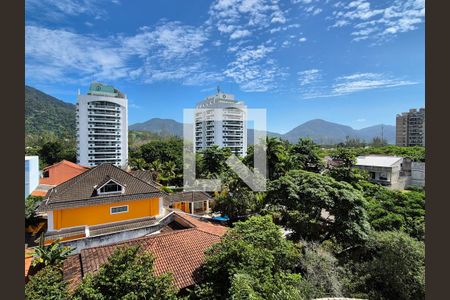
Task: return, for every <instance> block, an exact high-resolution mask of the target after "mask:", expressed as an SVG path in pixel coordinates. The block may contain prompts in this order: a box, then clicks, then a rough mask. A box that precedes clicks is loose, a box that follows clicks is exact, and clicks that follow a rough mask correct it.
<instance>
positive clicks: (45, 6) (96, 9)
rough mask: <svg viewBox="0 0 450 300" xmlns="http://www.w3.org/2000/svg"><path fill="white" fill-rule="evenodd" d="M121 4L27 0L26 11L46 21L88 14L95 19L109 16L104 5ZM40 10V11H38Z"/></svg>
mask: <svg viewBox="0 0 450 300" xmlns="http://www.w3.org/2000/svg"><path fill="white" fill-rule="evenodd" d="M111 3H113V4H116V5H117V4H119V1H114V0H98V1H93V0H26V1H25V11H27V12H29V13H30V14H29V16H33V17H36V18H40V19H42V20H45V21H49V20H50V21H62V20H64V19H65V17H66V16H79V15H88V16H91V17H94V18H95V19H103V18H105V17H107V13H106V10H105V9H104V8H103V6H107V5H110V4H111ZM35 12H36V13H35ZM37 12H38V13H37Z"/></svg>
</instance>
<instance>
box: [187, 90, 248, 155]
mask: <svg viewBox="0 0 450 300" xmlns="http://www.w3.org/2000/svg"><path fill="white" fill-rule="evenodd" d="M246 115H247V106H246V105H245V104H244V102H242V101H237V100H235V99H234V95H232V94H225V93H221V92H220V89H219V88H218V89H217V94H215V95H213V96H209V97H207V98H206V99H205V100H203V101H201V102H199V103H197V106H196V113H195V147H194V149H195V151H201V150H204V149H206V148H208V147H211V146H212V145H217V146H219V147H224V148H230V149H231V152H232V153H234V154H237V155H239V156H245V155H246V154H247V122H246V120H247V118H246Z"/></svg>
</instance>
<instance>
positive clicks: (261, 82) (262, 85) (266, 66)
mask: <svg viewBox="0 0 450 300" xmlns="http://www.w3.org/2000/svg"><path fill="white" fill-rule="evenodd" d="M272 51H274V48H273V47H266V46H264V45H260V46H257V47H254V46H249V47H246V48H244V49H241V51H239V52H238V53H236V59H235V60H234V61H233V62H231V63H230V64H228V68H227V69H226V70H225V72H224V75H225V76H227V77H229V78H231V79H233V80H234V81H235V82H236V83H238V84H239V86H240V88H241V89H242V90H244V91H247V92H265V91H268V90H273V89H275V88H276V87H277V81H280V80H281V79H282V78H283V77H285V76H286V73H285V72H284V71H283V70H282V69H281V68H280V67H279V66H278V65H277V63H276V62H275V61H274V60H273V59H270V58H268V55H269V54H270V53H271V52H272Z"/></svg>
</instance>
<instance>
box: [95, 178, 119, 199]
mask: <svg viewBox="0 0 450 300" xmlns="http://www.w3.org/2000/svg"><path fill="white" fill-rule="evenodd" d="M111 181H112V182H114V183H115V184H117V185H120V186H121V187H122V190H121V191H114V192H102V191H101V189H102V187H104V186H105V185H107V184H108V183H110V182H111ZM118 193H121V194H123V193H125V187H124V186H123V185H121V184H120V183H118V182H117V181H115V180H114V179H110V180H108V181H107V182H106V183H105V184H103V185H102V186H101V187H99V188H97V194H99V195H109V194H118Z"/></svg>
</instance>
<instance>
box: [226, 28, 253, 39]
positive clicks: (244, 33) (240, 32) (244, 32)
mask: <svg viewBox="0 0 450 300" xmlns="http://www.w3.org/2000/svg"><path fill="white" fill-rule="evenodd" d="M251 34H252V33H251V32H250V31H248V30H246V29H244V30H240V29H239V30H236V31H235V32H233V33H232V34H231V35H230V39H231V40H234V39H240V38H243V37H246V36H249V35H251Z"/></svg>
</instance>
